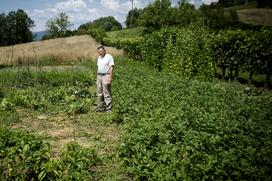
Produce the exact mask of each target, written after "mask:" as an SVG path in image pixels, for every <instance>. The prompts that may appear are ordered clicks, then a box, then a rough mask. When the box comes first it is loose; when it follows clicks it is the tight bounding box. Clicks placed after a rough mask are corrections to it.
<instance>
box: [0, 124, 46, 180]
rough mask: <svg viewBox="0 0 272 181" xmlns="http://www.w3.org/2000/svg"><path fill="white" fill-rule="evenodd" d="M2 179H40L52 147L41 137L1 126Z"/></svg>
mask: <svg viewBox="0 0 272 181" xmlns="http://www.w3.org/2000/svg"><path fill="white" fill-rule="evenodd" d="M0 130H1V131H0V173H1V175H0V178H1V180H6V179H11V180H32V179H34V180H38V174H39V173H41V172H42V171H43V165H44V164H45V163H47V162H48V161H49V160H50V156H51V155H50V147H49V145H48V144H46V143H44V142H43V141H42V139H41V138H40V137H35V136H33V135H30V134H27V133H25V132H23V131H19V130H10V129H7V128H2V127H0Z"/></svg>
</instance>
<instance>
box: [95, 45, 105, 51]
mask: <svg viewBox="0 0 272 181" xmlns="http://www.w3.org/2000/svg"><path fill="white" fill-rule="evenodd" d="M99 49H103V50H105V47H104V46H103V45H99V46H98V47H97V50H99Z"/></svg>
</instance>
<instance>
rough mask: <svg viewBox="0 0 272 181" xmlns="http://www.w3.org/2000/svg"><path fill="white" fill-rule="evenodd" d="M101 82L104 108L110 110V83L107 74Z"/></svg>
mask: <svg viewBox="0 0 272 181" xmlns="http://www.w3.org/2000/svg"><path fill="white" fill-rule="evenodd" d="M102 82H103V97H104V101H105V103H106V110H107V111H111V110H112V96H111V84H109V75H105V76H103V78H102Z"/></svg>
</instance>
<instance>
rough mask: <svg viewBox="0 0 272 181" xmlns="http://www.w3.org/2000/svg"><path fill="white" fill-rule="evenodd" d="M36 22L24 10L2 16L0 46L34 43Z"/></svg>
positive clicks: (0, 21) (0, 20)
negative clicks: (33, 28)
mask: <svg viewBox="0 0 272 181" xmlns="http://www.w3.org/2000/svg"><path fill="white" fill-rule="evenodd" d="M34 26H35V25H34V21H33V20H32V19H31V18H29V17H28V15H27V14H26V12H24V11H23V10H22V9H18V10H17V11H10V12H9V13H8V14H7V15H5V14H4V13H2V14H0V46H8V45H14V44H19V43H25V42H31V41H33V36H32V32H31V31H30V29H31V28H32V27H34Z"/></svg>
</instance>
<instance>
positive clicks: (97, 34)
mask: <svg viewBox="0 0 272 181" xmlns="http://www.w3.org/2000/svg"><path fill="white" fill-rule="evenodd" d="M88 34H90V35H91V36H92V37H93V38H94V39H95V40H96V41H97V42H100V43H103V39H104V38H106V37H107V34H106V32H105V30H103V29H101V28H90V29H89V30H88Z"/></svg>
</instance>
